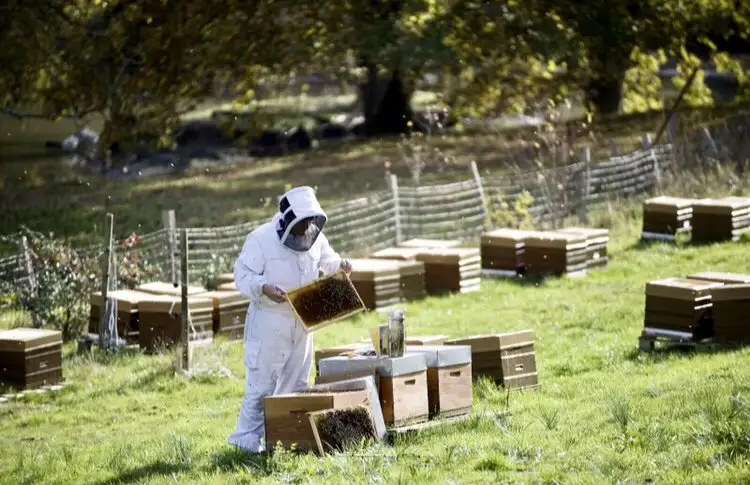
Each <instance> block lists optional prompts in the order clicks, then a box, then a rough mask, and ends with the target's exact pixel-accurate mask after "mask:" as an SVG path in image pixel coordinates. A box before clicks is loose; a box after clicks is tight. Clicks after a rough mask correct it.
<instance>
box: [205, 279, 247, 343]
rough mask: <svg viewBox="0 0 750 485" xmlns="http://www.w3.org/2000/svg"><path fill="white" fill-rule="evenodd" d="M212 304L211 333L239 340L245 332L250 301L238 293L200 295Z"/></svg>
mask: <svg viewBox="0 0 750 485" xmlns="http://www.w3.org/2000/svg"><path fill="white" fill-rule="evenodd" d="M200 296H201V297H203V298H210V299H211V300H212V301H213V303H214V310H213V332H214V335H223V336H225V337H227V338H229V339H241V338H242V336H243V334H244V332H245V317H246V315H247V307H248V305H250V299H249V298H247V297H245V296H242V295H241V294H240V292H239V291H231V290H216V291H209V292H207V293H202V294H201V295H200Z"/></svg>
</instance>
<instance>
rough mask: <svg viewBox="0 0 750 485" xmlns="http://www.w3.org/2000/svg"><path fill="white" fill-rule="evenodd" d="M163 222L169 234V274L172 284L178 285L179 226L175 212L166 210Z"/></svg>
mask: <svg viewBox="0 0 750 485" xmlns="http://www.w3.org/2000/svg"><path fill="white" fill-rule="evenodd" d="M161 221H162V225H163V226H164V230H165V231H166V232H167V253H168V254H167V257H168V258H169V259H168V261H167V274H168V275H169V281H171V282H172V284H174V285H176V284H177V261H175V256H176V253H177V251H175V243H174V240H175V227H176V226H177V218H176V217H175V213H174V210H172V209H170V210H165V211H162V213H161Z"/></svg>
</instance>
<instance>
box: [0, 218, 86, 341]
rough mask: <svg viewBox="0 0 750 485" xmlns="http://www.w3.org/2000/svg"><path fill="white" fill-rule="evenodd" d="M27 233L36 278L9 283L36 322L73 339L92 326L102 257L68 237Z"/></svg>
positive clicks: (24, 232) (23, 233) (15, 297)
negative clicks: (79, 247) (93, 297)
mask: <svg viewBox="0 0 750 485" xmlns="http://www.w3.org/2000/svg"><path fill="white" fill-rule="evenodd" d="M23 236H25V237H26V240H27V245H28V255H29V259H30V261H31V268H32V270H33V275H34V280H33V281H32V283H29V284H23V285H19V284H18V283H17V282H15V281H8V280H7V278H8V277H6V281H4V283H6V284H7V285H8V286H10V287H11V288H12V289H13V290H12V293H11V296H12V299H13V303H14V304H15V305H17V306H18V307H20V309H22V310H24V311H26V312H28V313H29V314H30V315H31V317H32V320H33V321H34V323H35V325H37V326H43V327H46V328H53V329H56V330H60V331H61V332H62V334H63V339H65V340H69V339H72V338H75V337H77V336H78V335H80V334H81V333H83V332H84V331H85V330H86V328H87V326H88V315H89V299H88V298H87V295H89V294H91V293H92V292H94V291H97V290H98V286H99V278H98V270H97V269H98V258H96V257H88V258H86V257H82V256H81V255H80V254H78V253H77V252H76V251H75V250H73V248H72V247H71V246H70V245H69V244H67V242H66V241H64V240H60V239H56V238H53V237H52V236H51V235H50V236H45V235H43V234H39V233H36V232H32V231H30V230H28V229H26V228H23V229H22V230H21V233H20V234H19V237H23Z"/></svg>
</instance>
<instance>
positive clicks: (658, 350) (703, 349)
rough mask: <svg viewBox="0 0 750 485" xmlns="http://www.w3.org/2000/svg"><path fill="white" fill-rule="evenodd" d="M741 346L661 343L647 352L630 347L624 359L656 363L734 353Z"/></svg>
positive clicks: (646, 363) (740, 348)
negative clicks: (697, 356) (667, 344)
mask: <svg viewBox="0 0 750 485" xmlns="http://www.w3.org/2000/svg"><path fill="white" fill-rule="evenodd" d="M742 348H743V346H742V345H739V344H731V345H729V344H728V345H723V346H718V345H716V344H703V345H698V346H691V345H676V344H674V345H669V346H666V345H663V344H662V345H661V346H659V345H658V344H657V346H656V347H655V348H654V349H653V350H650V351H648V352H644V351H641V350H640V349H639V348H637V347H635V348H631V349H629V350H628V351H627V352H625V356H624V357H625V360H629V361H631V362H640V363H642V364H645V365H648V364H658V363H661V362H664V361H666V360H671V359H675V358H679V359H691V358H693V357H694V356H696V355H723V354H729V353H735V352H739V351H740V350H742Z"/></svg>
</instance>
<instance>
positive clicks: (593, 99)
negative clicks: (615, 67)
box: [586, 72, 625, 115]
mask: <svg viewBox="0 0 750 485" xmlns="http://www.w3.org/2000/svg"><path fill="white" fill-rule="evenodd" d="M624 78H625V73H624V72H623V74H622V76H616V77H614V76H610V75H606V76H603V77H599V78H595V79H592V80H590V81H589V82H588V83H587V84H586V101H587V103H588V104H589V105H590V106H593V107H594V110H595V111H596V113H597V114H599V115H615V114H617V113H618V111H619V110H620V103H621V101H622V94H623V93H622V85H623V81H624Z"/></svg>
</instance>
